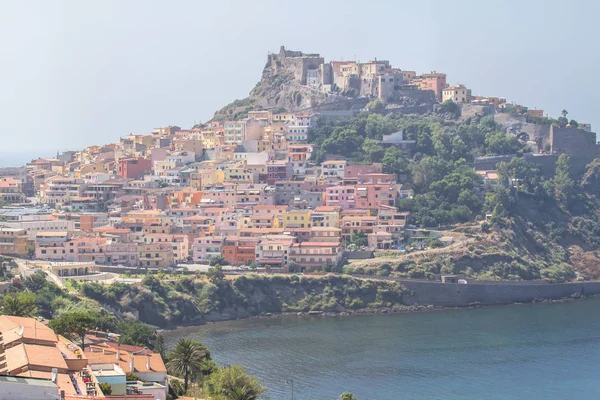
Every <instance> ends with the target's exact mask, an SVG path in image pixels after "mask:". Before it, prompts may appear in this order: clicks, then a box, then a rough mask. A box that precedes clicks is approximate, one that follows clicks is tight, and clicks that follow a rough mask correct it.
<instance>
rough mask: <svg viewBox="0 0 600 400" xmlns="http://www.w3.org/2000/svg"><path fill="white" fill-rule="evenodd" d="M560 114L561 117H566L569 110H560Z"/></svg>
mask: <svg viewBox="0 0 600 400" xmlns="http://www.w3.org/2000/svg"><path fill="white" fill-rule="evenodd" d="M560 113H561V114H562V116H563V117H565V118H567V115H568V114H569V112H568V111H567V110H562V111H561V112H560Z"/></svg>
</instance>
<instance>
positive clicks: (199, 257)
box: [192, 236, 225, 262]
mask: <svg viewBox="0 0 600 400" xmlns="http://www.w3.org/2000/svg"><path fill="white" fill-rule="evenodd" d="M224 241H225V236H203V237H199V238H197V239H195V240H194V244H193V245H192V258H193V260H194V262H207V261H210V259H211V258H213V257H216V256H220V255H221V250H222V247H223V242H224Z"/></svg>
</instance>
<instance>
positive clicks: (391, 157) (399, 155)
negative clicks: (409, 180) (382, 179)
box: [382, 146, 409, 175]
mask: <svg viewBox="0 0 600 400" xmlns="http://www.w3.org/2000/svg"><path fill="white" fill-rule="evenodd" d="M382 164H383V172H385V173H386V174H396V175H402V174H407V173H408V172H409V171H408V160H407V159H406V155H405V154H404V153H403V152H402V151H400V150H398V149H397V148H396V147H394V146H392V147H388V148H387V149H385V153H384V155H383V159H382Z"/></svg>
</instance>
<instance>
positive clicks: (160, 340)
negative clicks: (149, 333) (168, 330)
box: [154, 335, 166, 359]
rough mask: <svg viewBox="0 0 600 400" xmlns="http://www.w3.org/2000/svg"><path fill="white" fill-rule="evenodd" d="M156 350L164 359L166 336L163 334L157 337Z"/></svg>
mask: <svg viewBox="0 0 600 400" xmlns="http://www.w3.org/2000/svg"><path fill="white" fill-rule="evenodd" d="M154 352H155V353H158V354H160V356H161V357H162V358H163V359H164V358H165V356H166V351H165V337H164V336H163V335H158V336H157V337H156V343H155V344H154Z"/></svg>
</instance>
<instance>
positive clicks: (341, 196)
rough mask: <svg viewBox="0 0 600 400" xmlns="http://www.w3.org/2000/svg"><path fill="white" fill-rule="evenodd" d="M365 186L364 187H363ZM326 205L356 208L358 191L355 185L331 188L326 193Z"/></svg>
mask: <svg viewBox="0 0 600 400" xmlns="http://www.w3.org/2000/svg"><path fill="white" fill-rule="evenodd" d="M363 186H364V185H363ZM325 205H327V206H340V207H342V208H344V209H347V208H356V189H355V187H354V186H353V185H348V186H329V187H328V188H327V189H326V192H325Z"/></svg>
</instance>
